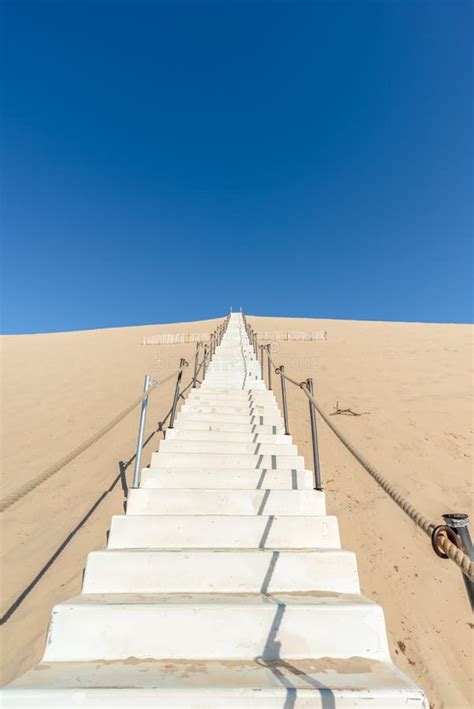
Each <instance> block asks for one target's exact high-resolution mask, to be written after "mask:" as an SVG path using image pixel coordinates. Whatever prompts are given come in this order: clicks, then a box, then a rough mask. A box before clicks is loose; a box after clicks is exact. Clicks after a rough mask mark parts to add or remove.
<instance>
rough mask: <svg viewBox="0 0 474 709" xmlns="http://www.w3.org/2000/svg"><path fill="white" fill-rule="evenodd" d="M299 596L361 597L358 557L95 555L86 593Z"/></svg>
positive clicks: (329, 553) (189, 552) (319, 553)
mask: <svg viewBox="0 0 474 709" xmlns="http://www.w3.org/2000/svg"><path fill="white" fill-rule="evenodd" d="M124 571H126V573H124ZM297 591H330V592H334V593H359V592H360V588H359V581H358V575H357V563H356V559H355V555H354V554H353V553H352V552H348V551H342V550H340V549H336V550H334V549H320V550H312V551H299V550H292V551H265V550H263V549H257V550H255V549H242V550H238V551H235V550H232V549H223V550H214V549H179V550H168V549H163V550H133V551H131V550H120V549H117V550H107V551H93V552H91V553H90V554H89V556H88V558H87V564H86V570H85V575H84V583H83V588H82V592H83V593H187V592H189V593H214V592H218V593H283V592H297Z"/></svg>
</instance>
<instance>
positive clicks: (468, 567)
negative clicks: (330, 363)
mask: <svg viewBox="0 0 474 709" xmlns="http://www.w3.org/2000/svg"><path fill="white" fill-rule="evenodd" d="M265 349H266V352H267V357H268V359H269V360H270V363H271V364H272V366H273V367H274V369H275V374H279V375H280V376H281V377H284V378H285V379H286V380H287V381H289V382H291V383H292V384H295V385H296V386H299V387H300V388H301V389H302V390H303V391H304V393H305V394H306V396H307V397H308V399H309V400H310V401H311V403H312V404H313V406H314V407H315V409H316V411H317V412H318V413H319V415H320V416H321V418H322V419H323V420H324V422H325V423H326V425H327V426H328V427H329V428H330V429H331V431H332V432H333V433H334V435H335V436H336V437H337V438H338V439H339V440H340V441H341V443H342V444H343V445H344V446H345V447H346V448H347V450H348V451H349V452H350V453H352V455H353V456H354V458H355V459H356V460H357V461H358V462H359V463H360V464H361V465H362V467H363V468H364V469H365V470H366V471H367V472H368V473H369V475H371V476H372V478H373V479H374V480H375V482H376V483H377V484H378V485H380V487H381V488H382V489H383V490H384V491H385V492H386V493H387V495H389V496H390V497H391V498H392V500H393V501H394V502H396V504H397V505H398V506H399V507H400V509H401V510H403V512H405V514H406V515H407V516H408V517H409V518H410V519H411V520H412V521H413V522H414V523H415V524H416V525H417V526H418V527H419V528H420V529H421V530H422V531H423V532H425V534H427V535H428V536H429V537H431V536H432V533H433V531H434V530H435V528H436V525H435V524H433V523H432V522H429V520H427V519H426V517H425V516H424V515H422V514H421V512H419V511H418V510H417V509H416V507H414V505H412V504H411V502H410V501H409V500H408V499H407V498H406V497H404V496H403V495H402V494H401V492H400V491H399V490H397V488H396V487H395V485H393V484H392V483H391V482H389V481H388V480H387V478H385V477H384V476H383V475H382V473H380V472H379V471H378V470H377V468H375V467H374V466H373V465H372V464H371V463H370V462H369V461H368V460H367V459H366V458H365V457H364V456H363V455H362V453H361V452H360V451H358V450H357V448H356V447H355V446H353V445H352V443H351V442H350V441H349V439H348V438H346V437H345V436H344V434H343V433H342V432H341V431H340V430H339V429H338V428H337V426H335V425H334V424H333V422H332V420H331V419H330V418H329V416H328V415H327V414H326V412H325V411H324V410H323V409H322V408H321V406H320V405H319V404H318V402H317V401H316V400H315V399H314V397H313V396H312V395H311V394H310V392H309V391H308V388H307V386H306V382H297V381H296V380H295V379H292V378H291V377H289V376H288V375H287V374H284V373H283V372H281V371H280V369H279V368H278V367H275V363H274V362H273V360H272V358H271V357H270V352H269V349H268V348H265ZM436 543H437V545H438V547H440V548H441V550H442V551H444V553H445V554H446V556H447V557H448V559H451V561H452V562H454V563H455V564H456V566H457V567H458V568H459V569H460V570H461V571H462V573H463V574H464V575H465V576H467V578H468V579H469V580H470V581H474V562H473V561H471V559H470V558H469V556H468V555H467V554H465V553H464V551H463V550H462V549H460V548H459V547H458V546H457V545H456V544H454V543H453V542H452V541H451V540H450V539H448V537H447V536H446V534H445V533H441V534H439V535H438V536H437V540H436Z"/></svg>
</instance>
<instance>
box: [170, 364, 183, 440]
mask: <svg viewBox="0 0 474 709" xmlns="http://www.w3.org/2000/svg"><path fill="white" fill-rule="evenodd" d="M185 361H186V360H185V359H183V358H181V359H180V360H179V366H180V367H184V363H185ZM182 377H183V370H182V369H180V371H179V372H178V376H177V377H176V386H175V389H174V397H173V407H172V410H171V417H170V423H169V426H168V428H174V419H175V417H176V407H177V405H178V400H179V385H180V384H181V379H182Z"/></svg>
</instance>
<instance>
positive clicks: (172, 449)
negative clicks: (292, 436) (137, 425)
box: [159, 438, 298, 455]
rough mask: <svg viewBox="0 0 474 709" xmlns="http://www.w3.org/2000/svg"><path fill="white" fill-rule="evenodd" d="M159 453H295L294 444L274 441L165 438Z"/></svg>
mask: <svg viewBox="0 0 474 709" xmlns="http://www.w3.org/2000/svg"><path fill="white" fill-rule="evenodd" d="M159 452H160V453H228V454H231V455H234V454H236V455H239V454H241V453H246V454H253V455H297V454H298V448H297V446H295V445H289V444H283V445H278V444H276V443H242V442H237V441H189V440H187V441H184V440H180V439H179V438H165V439H164V440H162V441H160V448H159Z"/></svg>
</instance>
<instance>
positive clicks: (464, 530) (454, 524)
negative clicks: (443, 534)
mask: <svg viewBox="0 0 474 709" xmlns="http://www.w3.org/2000/svg"><path fill="white" fill-rule="evenodd" d="M443 519H444V521H445V522H446V524H447V525H448V527H451V529H453V530H454V531H455V532H456V534H457V535H458V537H460V539H461V542H462V545H463V547H464V551H465V552H466V554H467V555H468V557H469V558H470V559H471V561H473V560H474V548H473V546H472V539H471V535H470V533H469V517H468V515H466V514H461V513H451V514H445V515H443ZM462 577H463V579H464V584H465V586H466V591H467V596H468V598H469V602H470V604H471V609H472V610H474V583H473V582H472V581H471V580H470V579H468V578H467V576H466V575H465V574H462Z"/></svg>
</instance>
